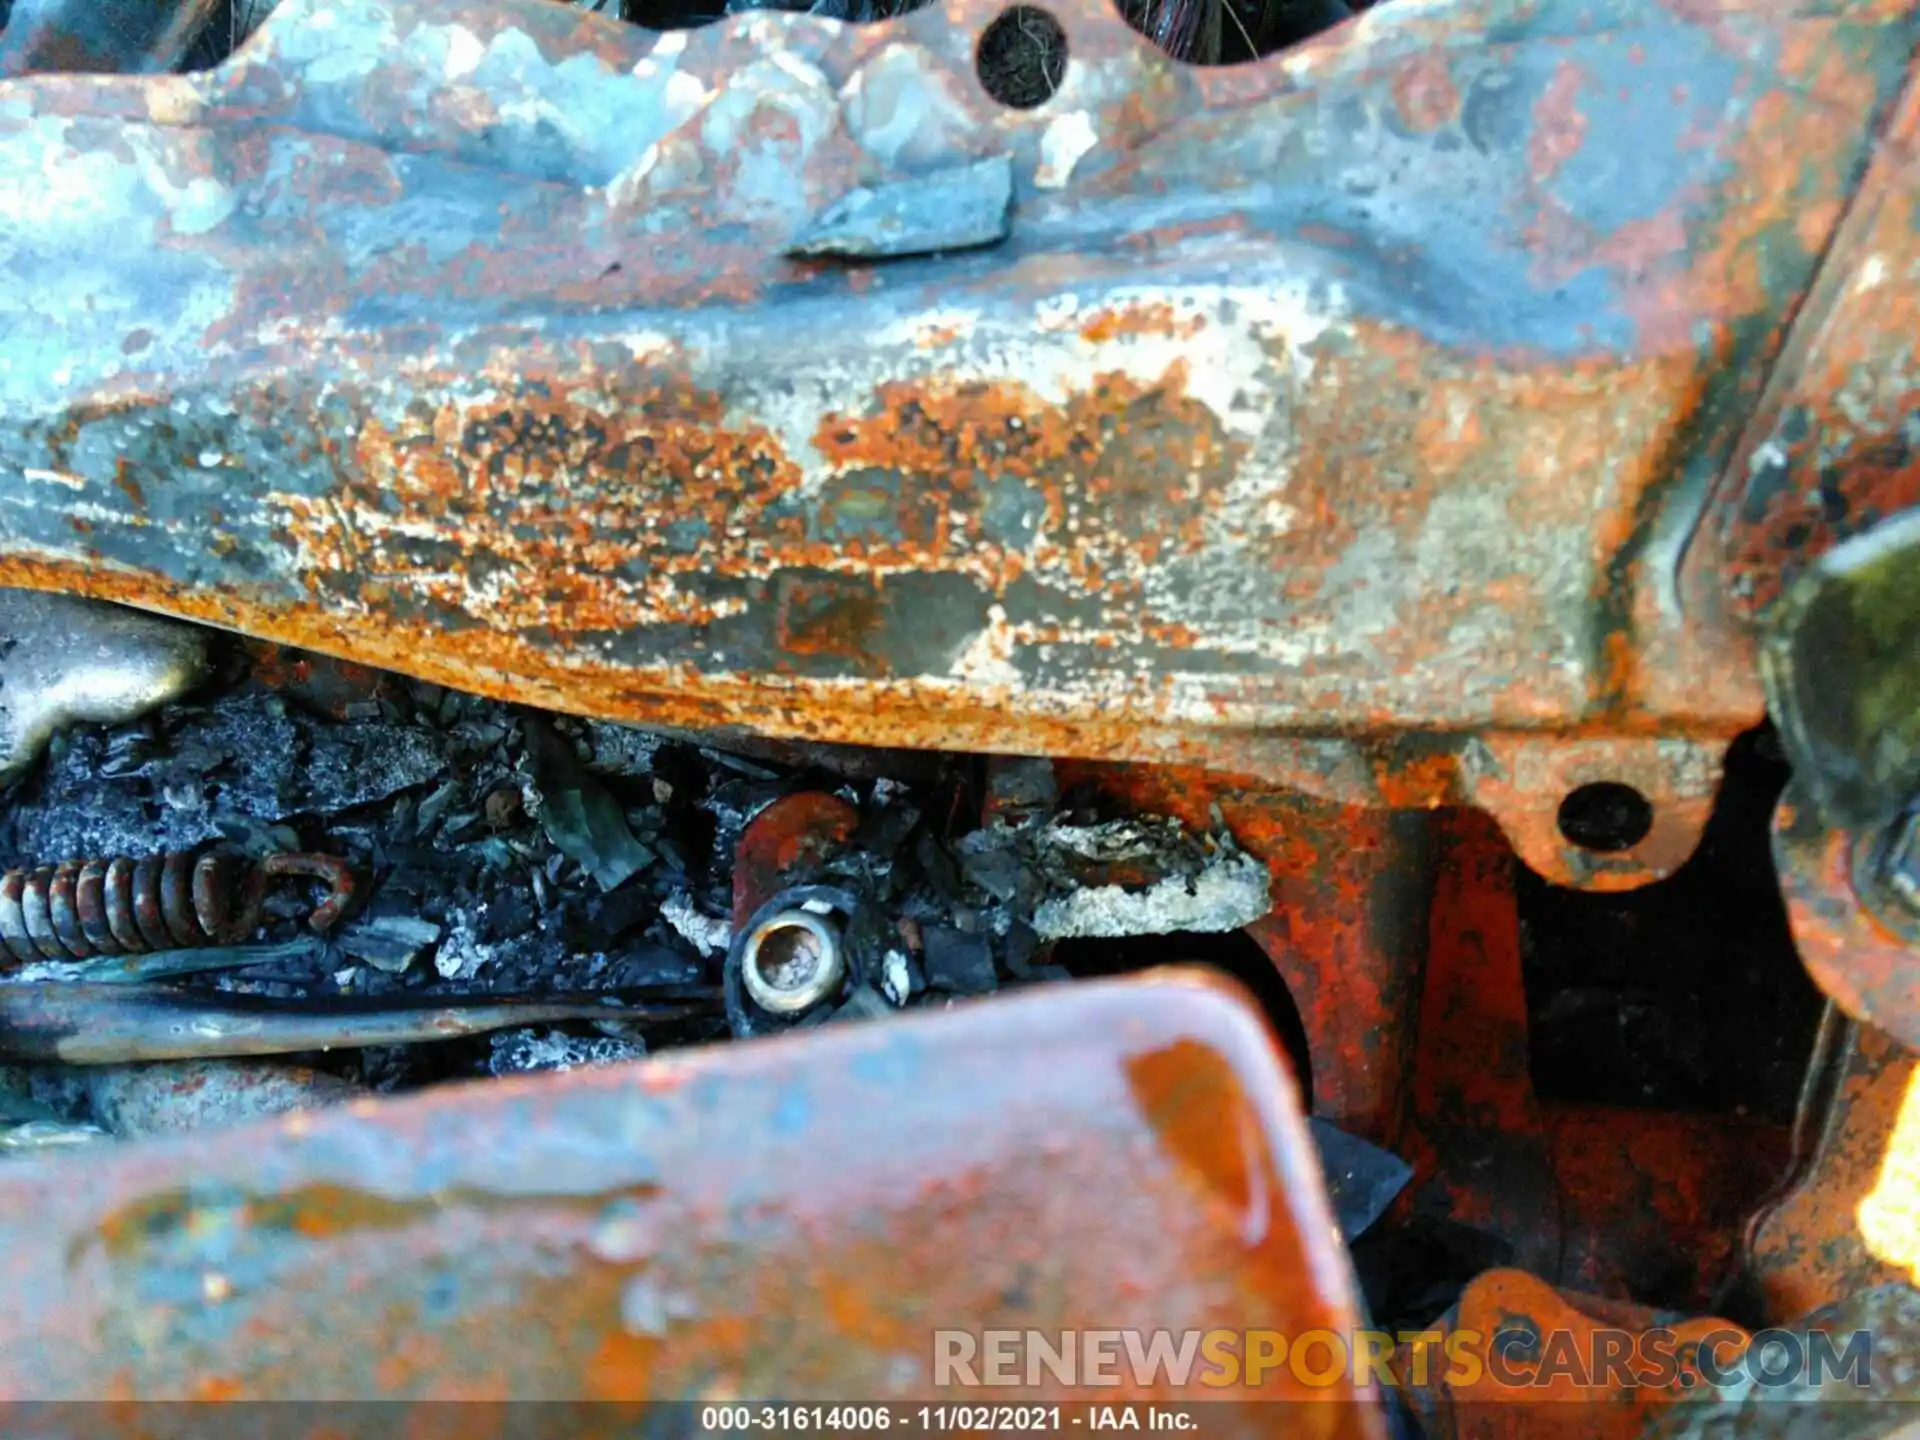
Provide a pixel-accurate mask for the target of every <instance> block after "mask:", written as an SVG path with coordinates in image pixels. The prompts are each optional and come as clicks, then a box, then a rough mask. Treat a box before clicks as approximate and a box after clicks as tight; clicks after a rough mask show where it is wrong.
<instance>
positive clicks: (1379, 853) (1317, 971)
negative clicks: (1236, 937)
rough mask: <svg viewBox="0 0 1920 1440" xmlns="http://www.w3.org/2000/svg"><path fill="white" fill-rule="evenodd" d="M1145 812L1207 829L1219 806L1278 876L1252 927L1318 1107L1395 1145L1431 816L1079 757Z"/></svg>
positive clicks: (1067, 774) (1080, 775)
mask: <svg viewBox="0 0 1920 1440" xmlns="http://www.w3.org/2000/svg"><path fill="white" fill-rule="evenodd" d="M1061 780H1062V782H1063V784H1065V785H1067V786H1068V787H1071V786H1072V785H1074V784H1077V783H1080V782H1082V781H1089V782H1091V783H1093V784H1095V785H1098V786H1099V787H1100V789H1101V790H1102V791H1103V792H1104V793H1105V794H1106V795H1108V796H1109V797H1111V798H1113V799H1115V800H1117V801H1120V802H1122V803H1123V804H1124V805H1126V806H1127V807H1128V808H1129V809H1131V810H1134V811H1136V812H1138V813H1141V814H1157V815H1173V816H1175V817H1177V818H1178V819H1180V820H1181V821H1182V822H1183V823H1184V824H1186V825H1188V826H1189V827H1191V828H1193V829H1196V830H1204V829H1206V828H1208V827H1209V826H1210V825H1211V824H1212V823H1214V822H1213V816H1214V813H1215V812H1216V810H1217V812H1218V814H1219V817H1220V820H1221V821H1222V822H1224V823H1225V824H1226V826H1227V828H1228V829H1229V830H1230V831H1231V832H1232V833H1233V838H1234V840H1235V841H1236V842H1237V843H1238V844H1239V845H1240V847H1241V848H1242V849H1243V850H1245V851H1247V853H1248V854H1250V855H1253V856H1255V857H1256V858H1258V859H1259V860H1261V861H1263V862H1264V863H1265V864H1266V866H1267V868H1268V871H1269V873H1270V874H1271V876H1272V893H1273V899H1274V905H1273V909H1272V910H1271V911H1270V912H1269V913H1268V914H1267V915H1266V916H1265V917H1264V918H1263V919H1261V920H1260V921H1258V922H1257V923H1256V924H1254V925H1252V926H1250V927H1249V928H1248V932H1247V933H1248V934H1250V935H1251V936H1252V937H1253V939H1254V940H1256V941H1257V942H1258V943H1259V945H1260V947H1261V949H1263V950H1265V951H1266V953H1267V955H1268V957H1269V958H1270V959H1271V960H1272V961H1273V963H1274V967H1275V968H1276V969H1277V970H1278V971H1279V973H1280V978H1281V979H1282V980H1283V981H1284V982H1285V983H1286V986H1287V991H1288V994H1289V995H1290V997H1291V998H1292V1000H1293V1002H1294V1004H1295V1006H1296V1007H1297V1008H1298V1010H1299V1012H1300V1020H1301V1026H1302V1029H1303V1030H1304V1031H1305V1036H1306V1044H1307V1054H1308V1060H1309V1063H1310V1064H1311V1066H1312V1069H1313V1100H1314V1113H1315V1114H1317V1115H1320V1116H1322V1117H1324V1118H1325V1119H1328V1120H1330V1121H1332V1122H1333V1123H1334V1124H1336V1125H1338V1126H1340V1127H1341V1128H1342V1129H1345V1130H1350V1131H1352V1132H1353V1133H1354V1134H1357V1135H1360V1136H1362V1137H1363V1138H1365V1139H1368V1140H1371V1141H1373V1142H1374V1143H1376V1144H1380V1145H1386V1146H1392V1145H1393V1144H1394V1143H1395V1139H1396V1137H1397V1136H1398V1134H1399V1132H1400V1126H1401V1123H1402V1121H1403V1120H1404V1119H1405V1117H1406V1099H1407V1097H1406V1080H1407V1067H1408V1063H1409V1060H1410V1058H1411V1052H1412V1047H1413V1022H1414V1016H1415V1012H1416V1009H1417V1004H1416V1002H1417V1000H1418V995H1419V984H1420V976H1421V969H1422V965H1423V963H1424V961H1425V958H1426V948H1427V934H1426V926H1427V918H1426V912H1427V900H1428V895H1429V892H1430V890H1431V888H1432V886H1431V881H1430V879H1429V868H1430V864H1431V849H1432V847H1431V844H1430V841H1429V832H1430V830H1431V828H1432V820H1431V818H1430V817H1429V816H1427V815H1425V814H1407V813H1400V814H1395V813H1393V812H1390V811H1386V810H1379V809H1369V810H1360V809H1354V808H1351V807H1346V806H1334V805H1328V804H1326V803H1324V802H1320V801H1315V800H1313V799H1310V798H1308V797H1306V796H1303V795H1300V794H1297V793H1293V792H1288V791H1276V790H1270V789H1265V788H1263V787H1260V786H1259V785H1257V784H1256V783H1255V782H1253V781H1251V780H1249V779H1248V778H1247V777H1243V776H1230V775H1218V774H1211V773H1208V772H1206V771H1203V770H1197V769H1183V768H1172V767H1163V766H1141V765H1133V766H1109V765H1070V766H1065V767H1062V769H1061Z"/></svg>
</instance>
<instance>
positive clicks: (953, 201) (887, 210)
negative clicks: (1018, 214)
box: [786, 155, 1013, 260]
mask: <svg viewBox="0 0 1920 1440" xmlns="http://www.w3.org/2000/svg"><path fill="white" fill-rule="evenodd" d="M1012 204H1013V162H1012V161H1011V160H1010V159H1009V158H1008V157H1007V156H1005V155H996V156H994V157H993V158H992V159H990V160H976V161H974V162H973V163H972V164H969V165H959V166H953V167H950V168H948V169H945V170H936V171H934V172H932V173H931V174H927V175H916V176H914V177H913V178H911V179H908V180H896V181H894V182H893V183H891V184H887V185H879V186H874V187H871V188H869V187H867V186H861V187H860V188H859V189H858V190H855V191H853V192H851V193H850V194H848V195H846V196H844V197H842V198H841V199H839V200H837V201H835V202H834V204H832V205H831V206H829V207H828V208H827V210H826V211H825V212H824V213H823V214H821V215H820V216H819V217H818V218H816V219H815V220H814V221H813V222H812V223H811V224H809V225H808V226H807V228H806V229H804V230H803V231H801V232H800V234H799V235H798V236H797V237H795V239H794V241H793V242H792V244H790V245H789V246H788V247H787V252H786V253H787V254H788V255H791V256H794V257H797V258H808V259H811V258H818V257H822V256H840V257H843V258H846V259H852V260H887V259H895V258H898V257H901V256H905V255H933V254H937V253H939V252H940V251H943V250H971V249H974V248H976V247H978V246H981V245H992V244H995V243H997V242H998V241H1001V240H1004V239H1006V237H1007V229H1008V224H1007V213H1008V210H1009V209H1010V208H1011V206H1012Z"/></svg>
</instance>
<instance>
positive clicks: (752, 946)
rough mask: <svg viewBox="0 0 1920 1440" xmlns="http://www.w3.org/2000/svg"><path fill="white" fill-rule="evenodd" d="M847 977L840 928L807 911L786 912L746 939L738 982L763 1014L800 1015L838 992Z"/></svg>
mask: <svg viewBox="0 0 1920 1440" xmlns="http://www.w3.org/2000/svg"><path fill="white" fill-rule="evenodd" d="M846 973H847V962H846V956H845V955H844V954H843V953H842V949H841V945H840V930H839V927H838V926H836V925H834V924H833V923H832V922H831V921H830V920H827V919H825V918H824V917H822V916H819V915H814V914H812V913H810V912H808V911H806V910H782V911H781V912H780V913H779V914H777V915H772V916H769V917H768V918H767V919H766V920H763V921H762V922H761V923H760V924H759V926H758V927H756V928H755V930H754V932H753V933H752V934H751V935H749V936H748V937H747V945H746V950H745V952H744V954H743V955H742V957H741V967H740V978H741V979H742V981H743V982H744V983H745V984H746V987H747V995H748V997H749V998H750V999H751V1000H752V1001H753V1003H754V1004H756V1005H758V1006H759V1007H760V1008H761V1009H762V1010H766V1011H769V1012H771V1013H772V1014H775V1015H797V1014H799V1013H800V1012H801V1011H802V1010H806V1009H809V1008H811V1007H812V1006H814V1005H817V1004H819V1003H820V1002H821V1001H822V1000H824V999H826V998H827V997H828V996H829V995H832V994H834V993H835V992H836V991H837V990H839V988H840V982H841V980H842V979H843V978H845V976H846Z"/></svg>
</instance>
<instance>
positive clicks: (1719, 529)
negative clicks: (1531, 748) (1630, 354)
mask: <svg viewBox="0 0 1920 1440" xmlns="http://www.w3.org/2000/svg"><path fill="white" fill-rule="evenodd" d="M1916 334H1920V87H1916V88H1910V89H1909V90H1908V91H1907V92H1906V94H1905V95H1904V96H1903V98H1902V100H1901V102H1900V104H1899V106H1898V108H1897V109H1896V111H1895V112H1894V114H1893V115H1892V116H1891V117H1890V118H1889V119H1888V121H1887V123H1886V126H1885V130H1884V133H1883V134H1882V135H1881V136H1880V137H1879V138H1878V140H1877V142H1876V145H1875V148H1874V151H1873V158H1872V164H1871V165H1870V166H1869V167H1868V169H1867V171H1866V175H1865V178H1864V179H1863V180H1862V182H1861V185H1860V191H1859V196H1858V198H1857V199H1856V200H1855V202H1854V203H1853V205H1852V207H1851V209H1850V211H1849V213H1848V215H1847V218H1846V223H1845V224H1844V226H1843V227H1842V228H1841V229H1840V230H1839V231H1838V232H1837V233H1836V235H1835V236H1834V240H1833V247H1832V251H1831V253H1830V254H1829V255H1828V256H1827V257H1826V259H1825V261H1824V262H1823V263H1822V265H1821V267H1820V272H1819V279H1818V283H1817V284H1816V285H1815V286H1814V287H1813V289H1812V291H1811V293H1810V294H1809V295H1808V297H1807V299H1806V302H1805V304H1804V306H1803V307H1802V308H1801V310H1800V313H1799V317H1798V319H1797V321H1796V322H1795V324H1794V327H1793V332H1792V337H1791V340H1790V342H1789V343H1788V344H1787V346H1786V347H1785V348H1784V350H1783V351H1782V353H1781V356H1780V360H1779V363H1778V364H1777V366H1776V367H1775V370H1774V373H1773V376H1772V378H1771V380H1770V383H1769V384H1768V387H1767V391H1766V395H1765V397H1764V399H1763V401H1762V403H1761V404H1760V405H1759V407H1758V408H1757V409H1756V410H1755V412H1754V415H1753V418H1752V421H1751V423H1750V424H1749V426H1748V428H1747V431H1746V433H1745V434H1744V435H1743V436H1742V438H1741V442H1740V445H1739V447H1738V448H1737V450H1736V451H1735V452H1734V454H1733V456H1732V458H1731V460H1730V462H1729V466H1728V469H1727V473H1726V475H1725V477H1724V479H1723V480H1722V481H1721V482H1720V484H1719V486H1718V487H1717V488H1716V490H1715V493H1714V496H1713V499H1712V503H1711V504H1710V506H1709V507H1708V509H1707V511H1706V514H1705V516H1704V518H1703V521H1702V523H1701V527H1700V532H1699V534H1698V536H1697V537H1696V539H1695V541H1694V543H1693V544H1692V546H1691V547H1690V548H1689V550H1688V554H1687V559H1686V564H1685V567H1684V569H1683V570H1682V572H1681V576H1680V579H1681V593H1682V594H1683V595H1684V597H1685V603H1686V606H1687V609H1688V611H1689V613H1691V614H1692V615H1694V616H1695V617H1696V620H1697V621H1698V624H1697V625H1696V627H1695V630H1694V632H1693V633H1694V637H1695V639H1696V641H1698V642H1700V643H1701V644H1705V645H1711V644H1713V643H1716V639H1715V637H1716V636H1718V635H1722V634H1725V633H1726V632H1727V631H1728V630H1729V629H1734V628H1739V627H1743V626H1748V625H1751V623H1752V622H1753V621H1754V620H1756V619H1757V618H1759V617H1762V616H1764V615H1765V614H1766V613H1767V612H1768V611H1769V610H1770V609H1771V607H1772V606H1773V605H1774V604H1775V602H1776V601H1778V600H1779V598H1780V597H1781V596H1782V595H1783V594H1784V593H1785V591H1786V589H1787V587H1788V586H1789V585H1791V584H1792V582H1793V581H1794V579H1795V578H1796V577H1797V576H1798V575H1800V574H1801V573H1802V571H1803V570H1804V569H1805V568H1806V566H1807V565H1808V564H1809V563H1810V562H1812V561H1813V560H1815V559H1817V558H1818V557H1819V556H1821V555H1823V554H1825V553H1826V552H1827V551H1828V550H1830V549H1831V548H1832V547H1833V546H1834V545H1835V544H1837V543H1838V542H1839V541H1842V540H1845V539H1847V538H1849V537H1851V536H1854V535H1858V534H1861V533H1863V532H1865V531H1866V530H1868V529H1870V528H1871V527H1872V526H1873V525H1875V524H1876V523H1877V522H1879V521H1881V520H1883V519H1885V518H1887V517H1888V516H1890V515H1893V514H1895V513H1897V512H1899V511H1901V510H1905V509H1910V508H1912V507H1913V506H1915V505H1920V459H1916V453H1920V452H1917V450H1916V447H1917V446H1920V358H1917V357H1916V356H1915V353H1914V343H1915V342H1914V337H1915V335H1916ZM1698 653H1699V652H1698V649H1697V648H1696V649H1695V650H1693V651H1692V652H1685V653H1682V652H1676V653H1675V654H1673V655H1672V656H1671V657H1670V659H1671V661H1672V663H1671V664H1669V665H1667V666H1666V667H1664V678H1665V681H1666V685H1667V687H1668V688H1669V689H1671V690H1673V691H1675V692H1677V691H1678V690H1679V689H1680V688H1681V687H1692V686H1694V685H1695V684H1696V680H1697V679H1699V680H1710V679H1711V678H1712V677H1714V676H1716V675H1717V673H1718V672H1717V671H1716V670H1715V669H1714V667H1712V666H1707V667H1705V668H1704V669H1702V670H1700V671H1699V672H1698V675H1697V676H1696V672H1695V671H1694V670H1693V668H1692V666H1693V663H1694V661H1695V660H1696V659H1697V657H1698Z"/></svg>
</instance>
